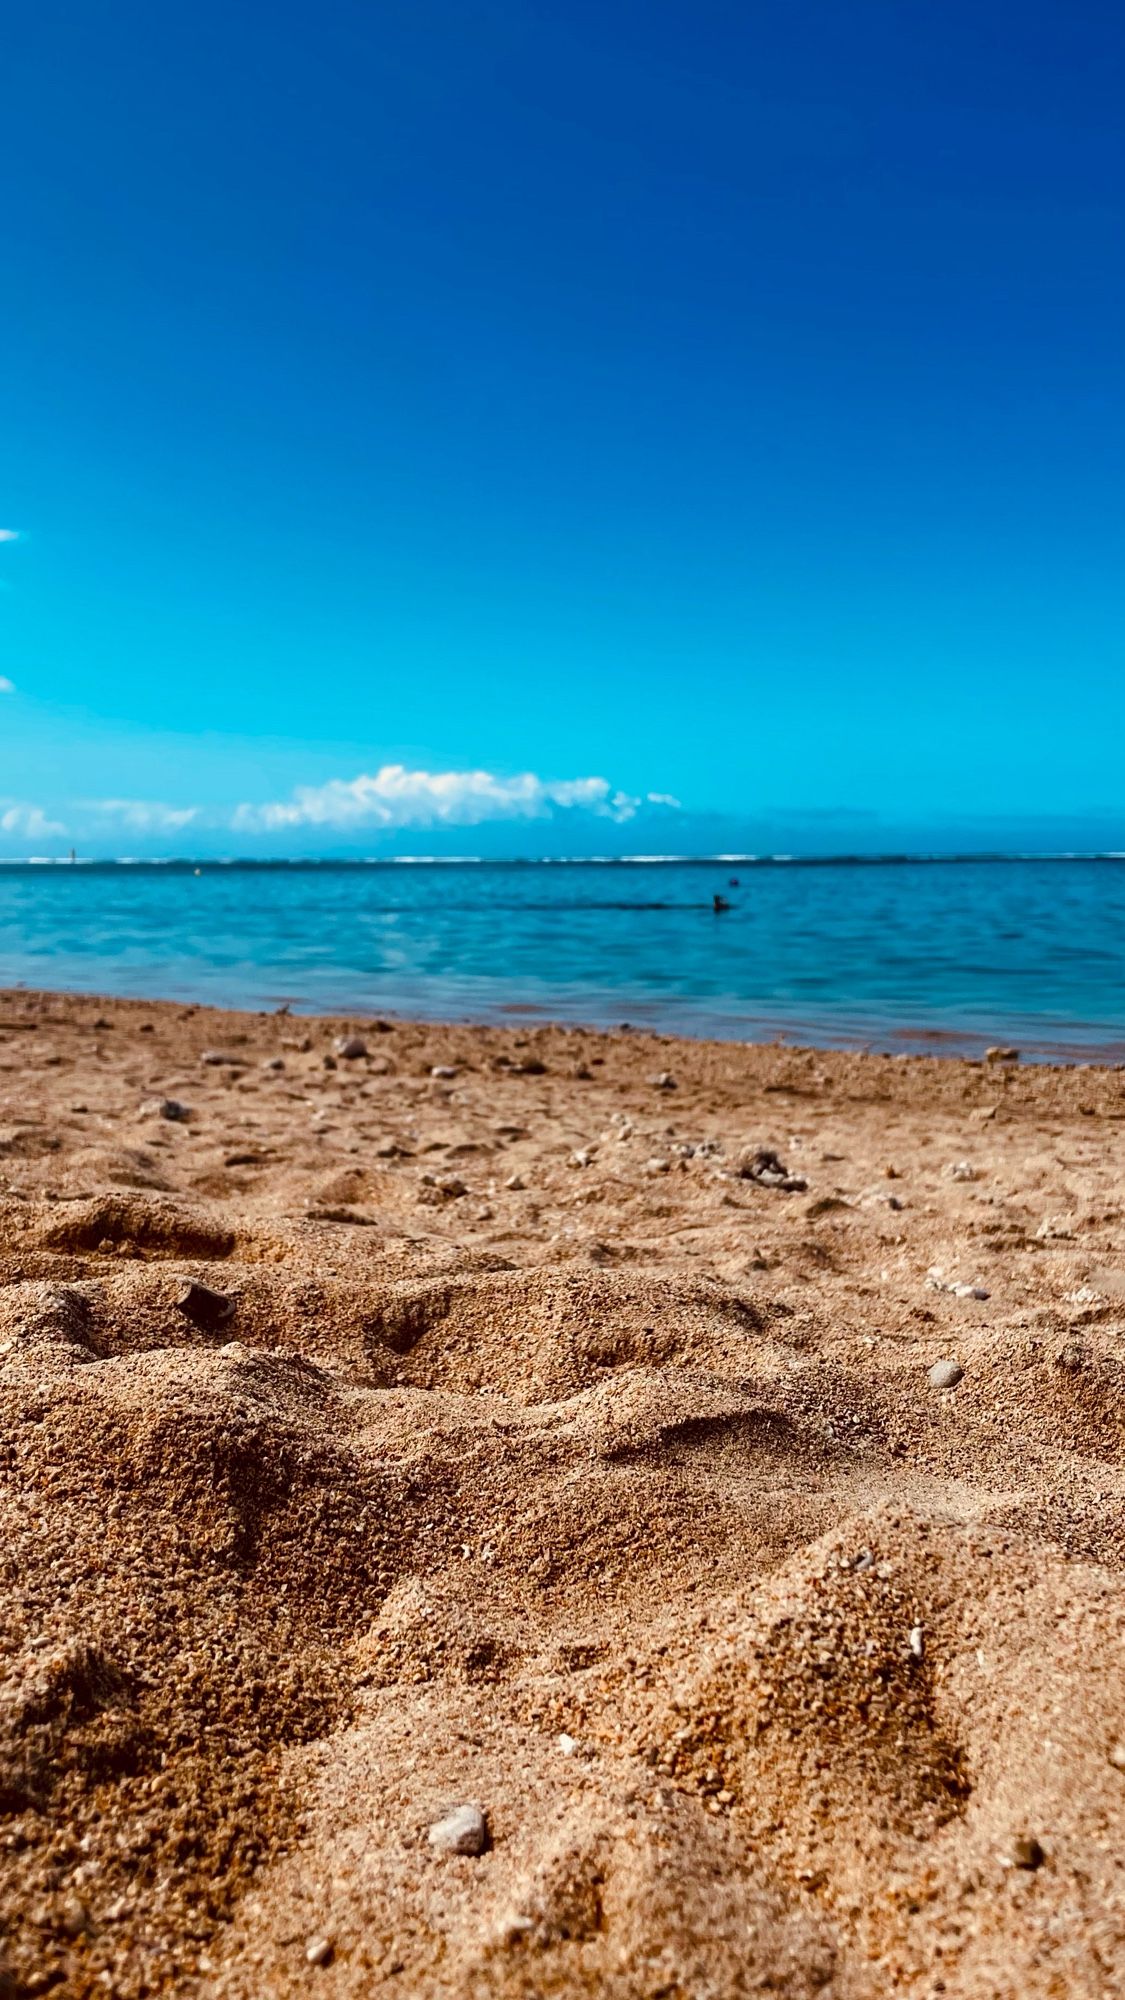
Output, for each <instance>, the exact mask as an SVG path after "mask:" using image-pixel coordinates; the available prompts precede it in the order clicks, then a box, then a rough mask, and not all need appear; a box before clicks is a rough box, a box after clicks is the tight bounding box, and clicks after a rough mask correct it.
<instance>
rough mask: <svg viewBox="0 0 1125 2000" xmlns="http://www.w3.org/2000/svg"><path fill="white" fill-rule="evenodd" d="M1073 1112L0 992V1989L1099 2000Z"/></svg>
mask: <svg viewBox="0 0 1125 2000" xmlns="http://www.w3.org/2000/svg"><path fill="white" fill-rule="evenodd" d="M356 1040H358V1041H359V1042H360V1043H361V1044H362V1046H363V1050H364V1052H363V1053H352V1054H348V1053H343V1052H340V1051H342V1050H343V1049H346V1048H347V1046H348V1044H349V1041H350V1042H351V1043H352V1044H353V1045H354V1043H355V1041H356ZM1123 1120H1125V1074H1122V1073H1121V1072H1119V1071H1115V1070H1100V1069H1093V1068H1091V1069H1085V1068H1082V1069H1070V1070H1067V1069H1047V1068H1039V1067H1035V1068H1032V1067H1030V1066H1019V1065H1013V1064H1008V1063H992V1064H988V1063H985V1064H970V1063H966V1062H961V1061H949V1060H936V1059H926V1058H891V1057H878V1056H868V1055H858V1054H834V1053H826V1052H823V1051H804V1050H795V1049H789V1048H786V1047H783V1046H779V1045H770V1046H758V1047H740V1046H732V1045H725V1044H717V1043H716V1044H708V1043H701V1042H698V1043H693V1042H675V1041H672V1040H671V1039H669V1038H666V1037H656V1036H648V1035H641V1034H636V1033H632V1032H621V1033H618V1034H612V1035H599V1034H596V1033H593V1032H588V1031H585V1030H566V1029H562V1028H555V1027H547V1026H542V1027H528V1026H526V1025H522V1024H513V1025H512V1027H511V1028H496V1029H480V1028H468V1027H463V1026H448V1025H447V1026H438V1025H435V1026H422V1025H418V1024H411V1023H397V1022H394V1023H382V1024H376V1023H371V1022H362V1021H357V1020H350V1021H343V1020H332V1021H327V1020H320V1019H317V1020H303V1019H296V1018H291V1017H286V1016H277V1015H271V1016H266V1015H236V1014H223V1013H220V1012H216V1011H214V1010H206V1009H201V1008H191V1007H178V1006H174V1005H163V1006H158V1005H149V1004H145V1003H140V1002H137V1003H128V1002H121V1001H111V1000H92V999H84V998H76V997H66V996H52V995H41V994H28V993H11V992H10V993H7V994H3V995H0V1458H2V1463H3V1468H4V1477H3V1482H2V1484H0V1508H2V1528H3V1541H2V1546H0V1590H2V1596H3V1616H2V1619H0V1914H2V1917H3V1923H4V1945H3V1956H2V1957H0V1991H2V1992H3V1993H4V1995H5V1996H6V2000H24V1996H30V1995H36V1994H40V1993H53V1994H57V1995H59V1996H60V2000H71V1996H80V1995H81V1996H86V1995H105V1994H107V1993H108V1994H120V1995H121V1996H123V2000H133V1996H141V1995H146V1994H157V1993H177V1994H180V1993H182V1994H185V1995H197V1994H198V1995H204V1994H207V1995H210V1994H215V1995H217V1996H229V2000H251V1996H261V1995H263V1994H271V1995H272V1994H276V1995H278V1996H287V1995H289V1994H290V1993H296V1992H298V1991H300V1992H301V1993H306V1992H310V1991H311V1992H320V1993H323V1994H324V1995H325V1996H326V2000H328V1997H329V1996H335V1995H340V1996H343V1995H361V1994H368V1993H383V1992H386V1993H388V1994H402V1995H410V1996H413V1995H420V1996H422V1995H431V1994H432V1995H441V1994H466V1995H467V1994H468V1993H469V1992H470V1991H471V1992H473V1993H474V1994H477V1993H480V1992H481V1991H485V1992H488V1993H490V1994H491V1993H496V1994H497V1995H500V1996H504V1995H533V1994H534V1995H538V1994H558V1995H571V1994H581V1993H598V1994H608V1995H611V1996H621V2000H634V1996H636V2000H642V1997H643V2000H663V1997H664V1996H667V2000H688V1996H691V2000H700V1996H703V1995H714V1996H727V1995H731V1996H735V1995H743V1994H754V1993H773V1994H778V1993H781V1994H786V1995H792V1996H798V1995H801V1996H805V1995H811V1994H820V1995H824V1994H827V1995H829V1996H840V2000H843V1997H844V1996H848V2000H851V1996H872V2000H874V1996H877V1995H882V1994H885V1993H888V1992H895V1993H899V1992H901V1993H904V1994H911V1995H930V1994H935V1995H936V1994H941V1993H944V1994H950V1995H961V1996H966V2000H968V1996H974V1997H975V1996H984V1995H988V1996H991V1995H997V1996H1009V1995H1010V1996H1012V1997H1013V2000H1014V1996H1016V1995H1021V1996H1024V1995H1043V1996H1047V1995H1056V1994H1067V1995H1071V1994H1074V1995H1087V1994H1089V1995H1091V1996H1093V1995H1103V1994H1113V1993H1116V1992H1121V1991H1125V1873H1123V1857H1125V1649H1123V1640H1125V1592H1123V1591H1122V1587H1121V1581H1120V1579H1121V1570H1122V1562H1123V1559H1125V1402H1123V1398H1122V1387H1123V1383H1125V1204H1123V1189H1122V1178H1121V1165H1120V1161H1121V1139H1120V1133H1121V1126H1122V1121H1123ZM763 1152H766V1153H773V1154H775V1155H776V1157H777V1159H778V1161H780V1163H781V1167H782V1169H783V1170H784V1173H783V1178H784V1180H785V1181H786V1182H787V1183H788V1185H787V1186H782V1185H779V1184H778V1181H779V1178H780V1176H779V1175H778V1174H775V1173H773V1172H772V1170H768V1169H767V1170H766V1171H763V1170H762V1166H761V1161H760V1158H759V1156H760V1155H761V1154H762V1153H763ZM802 1183H803V1185H801V1184H802ZM188 1280H194V1281H195V1282H196V1283H197V1285H203V1286H206V1287H209V1288H211V1289H212V1290H213V1291H215V1292H217V1293H219V1294H221V1295H222V1296H223V1297H225V1298H228V1299H230V1300H233V1302H234V1310H233V1313H232V1314H231V1315H230V1317H229V1319H226V1320H225V1321H224V1322H223V1323H221V1324H220V1323H217V1322H216V1321H214V1320H213V1319H208V1317H207V1314H206V1312H202V1313H200V1312H198V1311H197V1310H196V1307H195V1306H192V1307H191V1308H190V1311H185V1309H184V1305H183V1293H184V1288H185V1285H186V1282H187V1281H188ZM192 1313H194V1314H195V1316H194V1317H192V1316H191V1314H192ZM939 1360H953V1361H956V1362H957V1363H959V1365H960V1366H961V1367H962V1369H963V1371H964V1372H963V1375H962V1377H961V1379H960V1380H959V1381H958V1382H957V1383H956V1385H955V1386H953V1387H951V1388H948V1389H939V1388H935V1387H934V1386H933V1385H932V1384H931V1381H930V1379H929V1376H928V1372H927V1371H928V1370H929V1369H930V1368H931V1366H932V1365H933V1364H934V1363H935V1362H937V1361H939ZM469 1803H472V1804H477V1805H479V1806H480V1807H481V1808H482V1810H483V1811H484V1813H485V1815H486V1817H487V1824H488V1830H489V1842H488V1845H487V1848H486V1851H485V1852H484V1853H482V1854H480V1855H449V1854H445V1853H442V1852H441V1851H440V1849H439V1848H437V1847H435V1846H434V1845H433V1844H432V1843H431V1841H430V1840H429V1837H428V1836H429V1830H430V1828H431V1827H432V1826H433V1825H434V1823H435V1822H436V1821H438V1820H440V1819H441V1818H442V1816H443V1815H444V1814H446V1813H448V1812H449V1810H450V1809H451V1808H453V1807H456V1806H458V1805H464V1804H469Z"/></svg>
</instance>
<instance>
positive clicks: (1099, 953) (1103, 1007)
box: [0, 857, 1125, 1060]
mask: <svg viewBox="0 0 1125 2000" xmlns="http://www.w3.org/2000/svg"><path fill="white" fill-rule="evenodd" d="M732 876H736V877H737V878H738V880H737V886H735V885H734V884H732V883H731V880H730V878H731V877H732ZM716 892H718V893H720V894H722V895H723V896H724V897H726V898H727V899H728V900H729V902H730V904H731V908H730V909H729V911H727V912H725V913H723V914H721V915H715V913H714V911H713V909H712V897H713V895H714V894H715V893H716ZM20 983H23V984H26V985H29V986H39V987H58V988H68V989H71V990H74V991H83V992H98V993H106V994H109V993H118V994H133V995H147V996H153V997H163V998H170V999H180V998H182V999H193V1000H205V1001H215V1002H222V1003H225V1004H228V1005H234V1006H247V1007H275V1006H277V1005H279V1004H280V1003H281V1002H283V1001H288V1002H289V1003H290V1004H291V1005H292V1006H293V1008H294V1010H295V1011H299V1010H301V1009H308V1010H310V1011H311V1010H324V1011H332V1012H339V1013H353V1014H360V1013H363V1012H372V1013H400V1014H417V1015H426V1016H430V1017H434V1018H447V1019H449V1018H454V1017H459V1018H473V1019H480V1020H495V1019H498V1018H509V1019H511V1018H513V1017H517V1016H519V1015H527V1016H529V1017H532V1018H534V1017H535V1016H544V1017H551V1018H555V1019H560V1020H569V1021H589V1022H599V1023H606V1024H610V1025H612V1024H616V1023H618V1022H621V1021H630V1022H632V1023H634V1024H635V1025H637V1026H642V1025H646V1026H655V1027H659V1028H662V1029H666V1030H671V1031H675V1032H677V1033H681V1034H700V1035H706V1034H719V1035H729V1036H737V1037H745V1038H758V1037H764V1036H769V1035H774V1034H784V1035H787V1036H789V1037H791V1038H792V1039H794V1040H807V1041H813V1042H822V1043H839V1044H856V1043H870V1044H872V1045H873V1046H874V1047H877V1048H892V1049H894V1048H897V1049H926V1048H930V1049H938V1050H940V1049H942V1048H947V1049H949V1050H951V1051H952V1050H969V1051H972V1050H975V1049H979V1048H981V1047H983V1046H984V1045H985V1044H987V1043H989V1042H996V1041H1011V1042H1016V1043H1018V1044H1019V1045H1020V1047H1021V1048H1023V1049H1024V1050H1025V1051H1026V1052H1027V1053H1028V1054H1038V1055H1045V1056H1052V1055H1053V1056H1059V1057H1066V1056H1070V1057H1072V1058H1078V1059H1081V1058H1083V1057H1087V1056H1090V1055H1092V1054H1094V1053H1097V1054H1099V1055H1102V1056H1104V1057H1108V1058H1110V1059H1112V1060H1125V858H1123V859H1119V858H1115V857H1107V858H1102V859H1091V860H1071V859H1059V860H1022V859H1020V860H1007V861H994V860H974V861H897V860H896V861H875V862H868V861H860V862H839V861H831V862H792V863H783V862H779V861H774V862H756V863H754V862H751V863H746V862H726V861H719V862H674V861H670V862H656V863H643V864H642V863H624V862H606V863H585V862H581V863H579V862H574V863H565V864H560V863H532V864H514V863H513V864H493V863H479V864H476V863H473V864H462V865H452V864H427V863H413V864H401V863H399V864H392V863H383V864H374V865H358V866H356V865H348V864H339V865H337V864H331V863H325V864H318V865H312V866H304V865H300V864H297V865H271V866H254V865H252V864H245V865H244V864H237V865H231V866H219V865H213V864H207V863H204V864H202V865H201V866H200V867H199V868H198V869H195V868H194V867H192V866H190V865H187V866H181V865H180V864H166V865H161V866H145V865H124V864H106V865H104V866H103V865H101V864H94V865H80V866H77V867H70V866H55V867H28V866H22V867H16V866H0V984H3V985H6V986H14V985H17V984H20Z"/></svg>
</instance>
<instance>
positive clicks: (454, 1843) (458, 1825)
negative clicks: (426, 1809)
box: [426, 1805, 488, 1854]
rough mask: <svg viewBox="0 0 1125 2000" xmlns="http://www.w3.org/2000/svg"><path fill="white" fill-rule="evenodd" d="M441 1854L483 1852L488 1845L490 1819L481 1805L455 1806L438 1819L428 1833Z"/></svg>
mask: <svg viewBox="0 0 1125 2000" xmlns="http://www.w3.org/2000/svg"><path fill="white" fill-rule="evenodd" d="M426 1838H427V1840H428V1841H429V1843H430V1846H431V1847H436V1848H437V1850H438V1853H439V1854H483V1853H484V1851H485V1848H486V1847H487V1846H488V1821H487V1819H486V1818H485V1816H484V1814H483V1812H482V1811H481V1809H480V1807H479V1806H475V1805H463V1806H454V1808H453V1810H452V1812H448V1813H446V1815H445V1818H444V1819H439V1820H436V1821H435V1823H434V1825H433V1826H431V1828H430V1830H429V1833H428V1834H427V1835H426Z"/></svg>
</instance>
